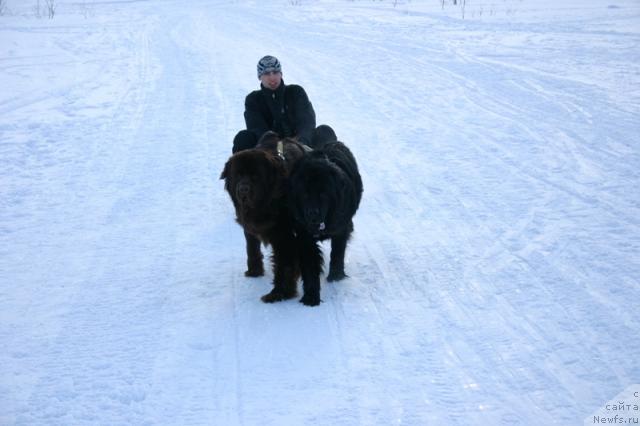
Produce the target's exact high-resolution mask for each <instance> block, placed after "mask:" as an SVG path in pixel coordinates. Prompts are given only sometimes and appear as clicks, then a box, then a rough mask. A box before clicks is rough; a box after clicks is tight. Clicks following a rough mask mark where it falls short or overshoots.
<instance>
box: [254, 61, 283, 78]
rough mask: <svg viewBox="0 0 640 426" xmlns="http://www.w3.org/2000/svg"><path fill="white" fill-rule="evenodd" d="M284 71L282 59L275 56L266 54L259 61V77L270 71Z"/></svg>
mask: <svg viewBox="0 0 640 426" xmlns="http://www.w3.org/2000/svg"><path fill="white" fill-rule="evenodd" d="M272 71H273V72H282V67H281V66H280V61H279V60H278V58H276V57H275V56H269V55H267V56H265V57H264V58H262V59H260V60H259V61H258V78H260V77H262V75H263V74H266V73H268V72H272Z"/></svg>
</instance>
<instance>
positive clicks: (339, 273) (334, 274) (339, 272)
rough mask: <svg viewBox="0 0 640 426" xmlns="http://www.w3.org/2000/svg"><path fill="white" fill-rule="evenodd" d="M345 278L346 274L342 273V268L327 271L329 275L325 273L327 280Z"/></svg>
mask: <svg viewBox="0 0 640 426" xmlns="http://www.w3.org/2000/svg"><path fill="white" fill-rule="evenodd" d="M345 278H347V274H345V273H344V270H335V271H329V275H327V281H329V282H331V281H340V280H343V279H345Z"/></svg>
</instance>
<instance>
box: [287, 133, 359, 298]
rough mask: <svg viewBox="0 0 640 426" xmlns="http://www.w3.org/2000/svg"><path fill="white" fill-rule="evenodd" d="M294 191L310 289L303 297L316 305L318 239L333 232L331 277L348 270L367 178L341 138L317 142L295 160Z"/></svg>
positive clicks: (303, 266) (306, 286) (302, 259)
mask: <svg viewBox="0 0 640 426" xmlns="http://www.w3.org/2000/svg"><path fill="white" fill-rule="evenodd" d="M289 192H290V194H289V198H290V200H289V208H290V209H291V212H292V214H293V217H294V221H295V228H296V234H297V237H296V241H297V245H298V250H299V252H300V267H301V272H302V284H303V289H304V295H303V297H302V299H301V300H300V302H302V303H304V304H305V305H308V306H316V305H318V304H320V273H321V272H322V265H323V257H322V252H321V250H320V247H319V245H318V241H321V240H326V239H328V238H331V261H330V264H329V275H327V281H337V280H341V279H343V278H345V277H346V276H347V275H346V274H345V272H344V254H345V250H346V247H347V241H348V240H349V237H350V236H351V233H352V232H353V220H352V219H353V216H354V215H355V213H356V210H358V206H359V205H360V199H361V198H362V179H361V177H360V173H359V172H358V165H357V163H356V160H355V158H354V157H353V154H352V153H351V151H350V150H349V148H347V147H346V145H344V144H343V143H342V142H338V141H332V142H327V143H324V144H322V145H321V146H319V147H316V149H315V150H314V151H313V152H311V153H309V154H307V155H306V156H305V157H303V158H302V159H301V160H299V161H298V162H297V163H296V165H295V166H294V168H293V170H292V172H291V176H290V186H289Z"/></svg>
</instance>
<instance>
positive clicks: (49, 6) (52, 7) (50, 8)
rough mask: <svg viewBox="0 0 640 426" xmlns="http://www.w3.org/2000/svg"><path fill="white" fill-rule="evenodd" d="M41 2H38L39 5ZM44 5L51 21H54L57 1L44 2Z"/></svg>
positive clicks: (47, 0) (45, 0)
mask: <svg viewBox="0 0 640 426" xmlns="http://www.w3.org/2000/svg"><path fill="white" fill-rule="evenodd" d="M39 2H40V0H38V3H39ZM44 3H45V6H46V11H47V16H48V17H49V19H53V17H54V15H55V14H56V0H44Z"/></svg>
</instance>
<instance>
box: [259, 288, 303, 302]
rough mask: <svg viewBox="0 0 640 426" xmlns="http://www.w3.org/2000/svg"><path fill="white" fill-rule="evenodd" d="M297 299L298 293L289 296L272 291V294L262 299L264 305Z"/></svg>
mask: <svg viewBox="0 0 640 426" xmlns="http://www.w3.org/2000/svg"><path fill="white" fill-rule="evenodd" d="M294 297H296V293H293V294H287V293H283V292H281V291H278V290H275V289H274V290H271V292H269V293H267V294H265V295H264V296H262V297H261V298H260V300H262V301H263V302H264V303H275V302H280V301H282V300H287V299H291V298H294Z"/></svg>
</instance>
